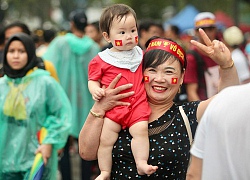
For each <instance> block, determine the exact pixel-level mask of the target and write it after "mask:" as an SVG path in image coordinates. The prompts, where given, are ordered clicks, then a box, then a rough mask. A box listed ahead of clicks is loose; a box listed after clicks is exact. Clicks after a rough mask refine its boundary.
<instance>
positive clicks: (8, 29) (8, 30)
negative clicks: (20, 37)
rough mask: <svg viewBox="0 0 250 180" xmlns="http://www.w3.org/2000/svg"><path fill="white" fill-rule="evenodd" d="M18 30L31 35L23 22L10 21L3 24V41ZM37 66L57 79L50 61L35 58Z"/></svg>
mask: <svg viewBox="0 0 250 180" xmlns="http://www.w3.org/2000/svg"><path fill="white" fill-rule="evenodd" d="M19 32H23V33H25V34H28V35H29V36H31V31H30V29H29V27H28V26H27V25H26V24H25V23H23V22H20V21H15V22H12V23H10V24H8V25H7V26H5V28H4V37H5V42H7V41H8V39H9V38H10V37H11V36H12V35H14V34H16V33H19ZM37 67H38V68H41V69H45V70H47V71H49V72H50V75H51V76H52V77H53V78H54V79H55V80H57V81H59V79H58V76H57V72H56V69H55V67H54V65H53V64H52V63H51V62H49V61H46V60H45V61H44V60H43V59H42V58H37Z"/></svg>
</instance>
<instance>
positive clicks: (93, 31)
mask: <svg viewBox="0 0 250 180" xmlns="http://www.w3.org/2000/svg"><path fill="white" fill-rule="evenodd" d="M85 34H86V35H87V36H89V37H90V38H92V39H93V40H94V41H95V42H96V43H97V44H98V45H99V46H100V48H101V49H102V48H104V47H105V46H106V45H107V44H108V43H107V42H106V41H105V40H104V39H103V36H102V32H101V31H100V28H99V21H95V22H92V23H90V24H88V25H87V26H86V28H85Z"/></svg>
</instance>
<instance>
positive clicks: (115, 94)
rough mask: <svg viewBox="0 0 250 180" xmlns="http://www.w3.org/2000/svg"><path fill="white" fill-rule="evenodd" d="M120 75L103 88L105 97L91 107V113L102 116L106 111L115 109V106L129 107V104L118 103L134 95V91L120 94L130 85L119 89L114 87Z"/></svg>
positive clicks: (129, 86) (130, 85)
mask: <svg viewBox="0 0 250 180" xmlns="http://www.w3.org/2000/svg"><path fill="white" fill-rule="evenodd" d="M120 78H121V74H118V75H117V76H116V77H115V79H114V80H113V81H112V82H111V83H110V85H109V86H108V87H107V88H105V87H103V88H104V89H105V96H104V97H102V99H101V100H100V101H98V102H95V104H94V106H93V107H92V111H93V112H95V113H97V114H100V115H104V114H105V112H106V111H108V110H110V109H112V108H114V107H116V106H129V105H130V103H128V102H123V101H120V100H121V99H123V98H126V97H129V96H131V95H133V94H134V91H130V92H127V93H122V94H120V92H122V91H124V90H127V89H129V88H131V87H132V86H133V85H132V84H125V85H121V86H119V87H116V88H115V86H116V84H117V82H118V81H119V80H120Z"/></svg>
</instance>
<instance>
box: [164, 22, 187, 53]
mask: <svg viewBox="0 0 250 180" xmlns="http://www.w3.org/2000/svg"><path fill="white" fill-rule="evenodd" d="M165 37H166V38H169V39H172V40H174V41H175V42H177V43H178V44H179V45H180V46H181V47H182V48H183V49H184V50H187V47H185V45H184V44H183V42H182V40H181V37H180V29H179V27H178V26H176V25H172V24H171V25H169V26H167V27H166V30H165Z"/></svg>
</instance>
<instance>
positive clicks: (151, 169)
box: [137, 164, 158, 175]
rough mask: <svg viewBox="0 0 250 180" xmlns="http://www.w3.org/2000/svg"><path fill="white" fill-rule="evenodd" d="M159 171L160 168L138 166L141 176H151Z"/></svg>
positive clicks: (144, 165) (146, 165) (145, 165)
mask: <svg viewBox="0 0 250 180" xmlns="http://www.w3.org/2000/svg"><path fill="white" fill-rule="evenodd" d="M157 169H158V166H152V165H148V164H143V165H138V167H137V172H138V174H139V175H145V174H147V175H151V174H153V173H154V172H155V171H156V170H157Z"/></svg>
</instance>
